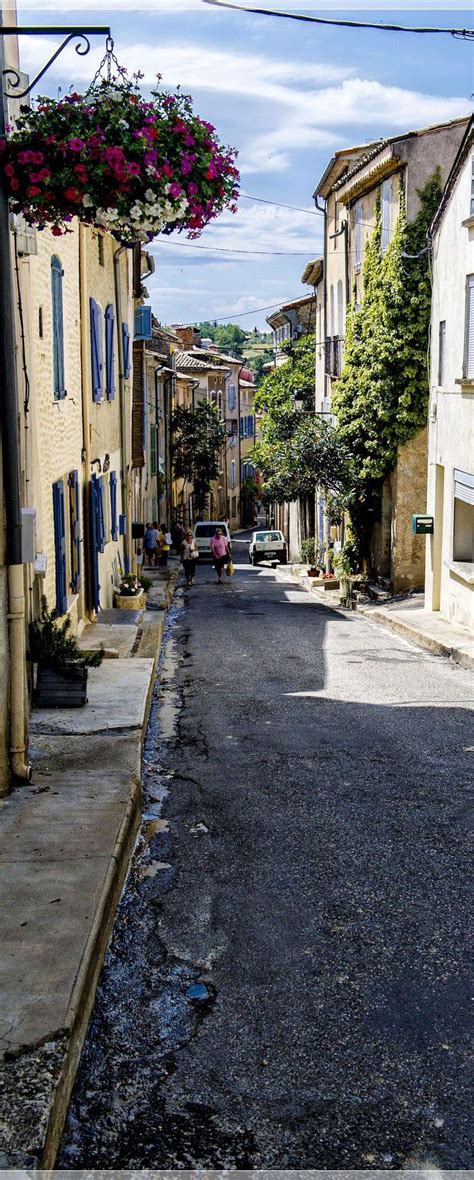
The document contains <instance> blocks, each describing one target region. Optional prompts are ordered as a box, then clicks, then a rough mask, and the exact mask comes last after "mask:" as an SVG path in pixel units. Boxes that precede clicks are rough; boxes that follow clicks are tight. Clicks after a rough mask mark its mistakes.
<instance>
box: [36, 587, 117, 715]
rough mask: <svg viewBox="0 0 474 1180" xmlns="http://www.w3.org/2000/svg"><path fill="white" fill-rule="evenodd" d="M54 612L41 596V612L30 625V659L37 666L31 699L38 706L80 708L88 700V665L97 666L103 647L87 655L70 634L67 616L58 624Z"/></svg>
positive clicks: (101, 658) (89, 666)
mask: <svg viewBox="0 0 474 1180" xmlns="http://www.w3.org/2000/svg"><path fill="white" fill-rule="evenodd" d="M57 617H58V616H57V612H56V611H54V610H53V611H50V610H49V608H48V603H47V600H46V598H45V597H44V596H43V598H42V599H41V614H40V616H39V618H38V619H35V621H34V622H33V623H31V625H30V631H29V640H30V659H31V660H32V662H33V663H34V664H36V665H37V675H36V687H35V690H34V702H35V704H36V705H37V706H38V708H42V709H49V708H61V709H71V708H79V707H80V706H81V705H85V704H86V702H87V675H88V669H89V668H98V667H99V664H101V663H102V660H103V655H104V653H103V650H102V648H100V650H99V651H97V652H93V653H91V654H89V655H86V654H85V653H84V652H82V651H81V650H80V648H79V647H78V645H77V641H76V639H75V638H74V636H73V635H70V634H69V631H70V628H71V620H70V618H69V616H67V617H66V618H65V619H64V622H63V623H60V624H58V623H57Z"/></svg>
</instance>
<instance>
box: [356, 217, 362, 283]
mask: <svg viewBox="0 0 474 1180" xmlns="http://www.w3.org/2000/svg"><path fill="white" fill-rule="evenodd" d="M361 266H362V201H357V204H356V205H355V207H354V267H355V269H356V270H360V268H361Z"/></svg>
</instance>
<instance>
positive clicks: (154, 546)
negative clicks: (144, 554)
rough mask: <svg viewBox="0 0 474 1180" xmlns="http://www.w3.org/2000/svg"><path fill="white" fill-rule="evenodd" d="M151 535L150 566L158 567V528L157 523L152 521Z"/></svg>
mask: <svg viewBox="0 0 474 1180" xmlns="http://www.w3.org/2000/svg"><path fill="white" fill-rule="evenodd" d="M151 534H152V557H151V561H150V565H158V563H159V560H160V530H159V528H158V521H157V520H154V521H153V524H152V526H151Z"/></svg>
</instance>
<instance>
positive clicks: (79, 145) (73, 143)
mask: <svg viewBox="0 0 474 1180" xmlns="http://www.w3.org/2000/svg"><path fill="white" fill-rule="evenodd" d="M67 146H68V148H69V151H70V152H82V149H83V148H84V147H85V146H86V145H85V141H84V140H83V139H77V138H76V139H70V140H69V143H68V145H67Z"/></svg>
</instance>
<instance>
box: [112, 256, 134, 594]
mask: <svg viewBox="0 0 474 1180" xmlns="http://www.w3.org/2000/svg"><path fill="white" fill-rule="evenodd" d="M126 248H127V247H126V246H119V248H118V250H116V251H115V253H114V282H115V305H116V308H117V337H118V356H119V394H120V449H121V452H122V471H121V476H122V479H121V484H122V512H124V513H125V519H126V526H125V536H124V539H123V548H124V561H125V573H126V574H129V573H130V543H131V533H132V522H131V511H130V507H131V505H130V497H129V481H128V429H127V426H128V423H127V402H126V390H125V364H124V351H123V336H122V323H123V313H122V285H121V279H120V259H121V256H122V254H123V253H124V251H125V250H126ZM131 348H132V341H131V340H130V349H131ZM130 356H131V352H130Z"/></svg>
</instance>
